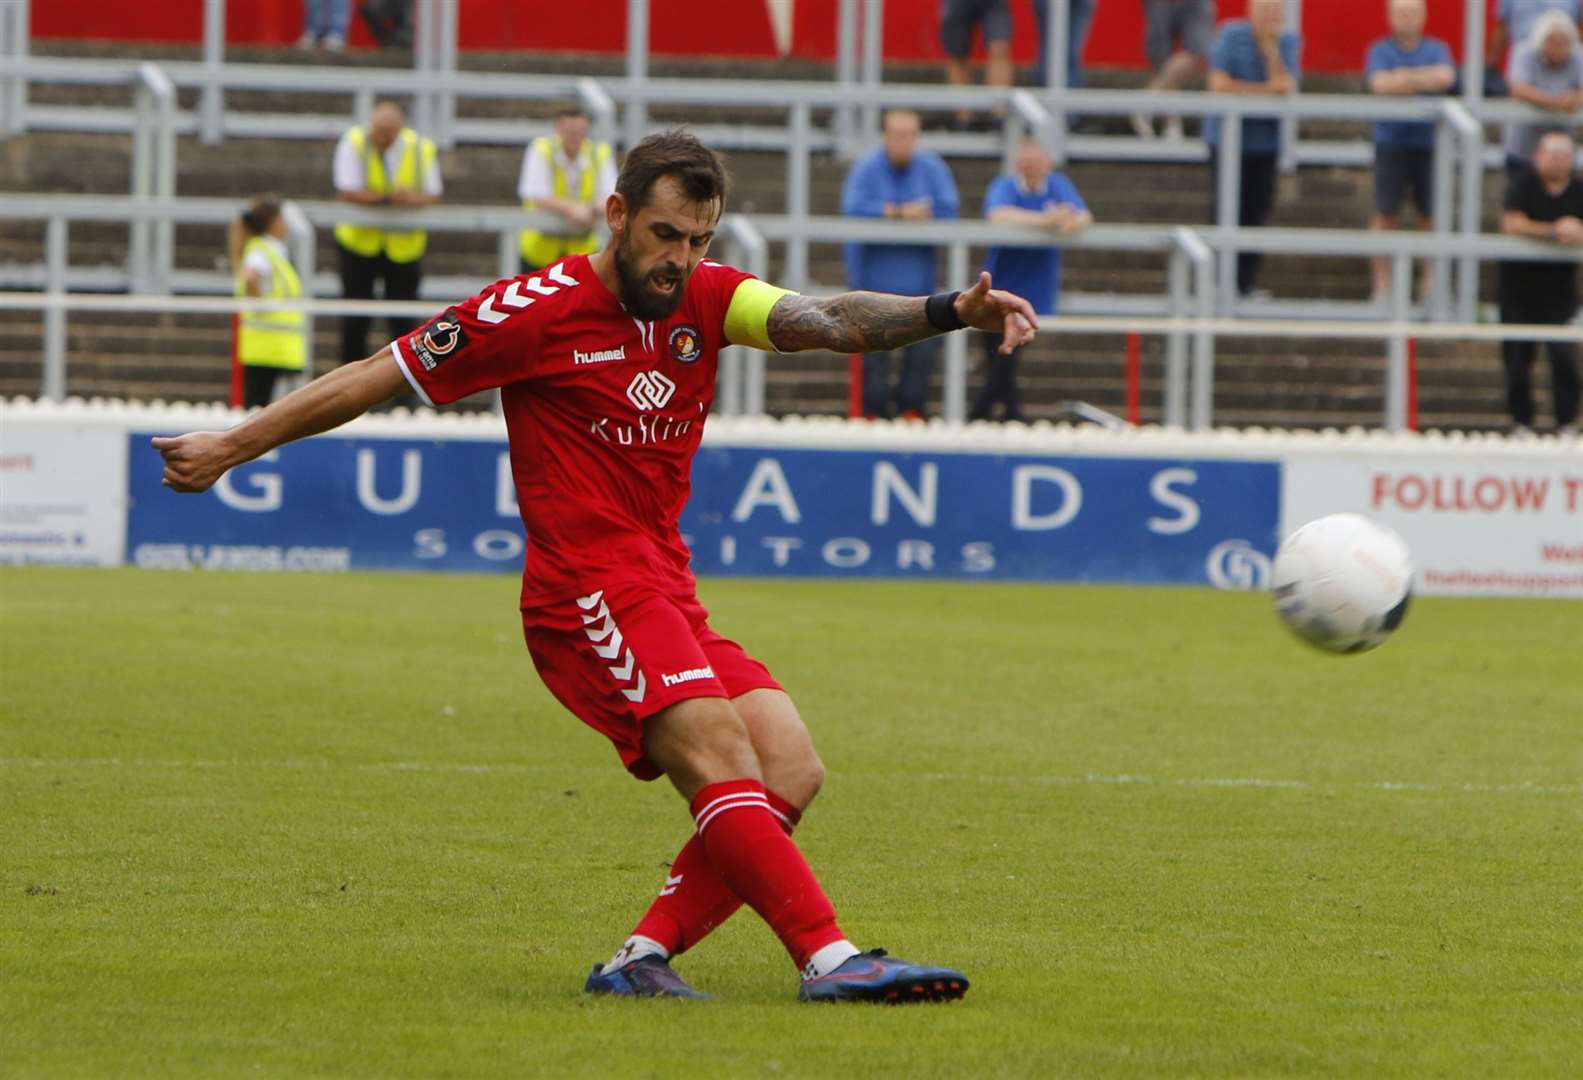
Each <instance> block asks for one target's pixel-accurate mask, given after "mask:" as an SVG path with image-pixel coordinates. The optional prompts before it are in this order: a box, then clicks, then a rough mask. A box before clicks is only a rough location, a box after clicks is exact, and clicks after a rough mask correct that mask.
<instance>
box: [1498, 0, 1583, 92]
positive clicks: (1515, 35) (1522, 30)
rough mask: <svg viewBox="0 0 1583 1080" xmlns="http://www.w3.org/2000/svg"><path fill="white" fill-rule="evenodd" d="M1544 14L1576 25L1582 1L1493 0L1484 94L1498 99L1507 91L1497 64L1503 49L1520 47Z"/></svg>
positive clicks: (1503, 56)
mask: <svg viewBox="0 0 1583 1080" xmlns="http://www.w3.org/2000/svg"><path fill="white" fill-rule="evenodd" d="M1548 11H1559V12H1560V13H1561V14H1563V15H1565V16H1566V17H1567V18H1568V19H1570V20H1571V21H1572V22H1574V23H1576V22H1577V21H1578V18H1579V17H1580V16H1583V0H1497V3H1496V5H1495V26H1494V27H1493V29H1491V31H1490V41H1489V48H1488V49H1487V50H1486V51H1485V53H1484V92H1485V93H1486V94H1489V95H1491V96H1492V97H1500V96H1502V95H1504V94H1505V93H1506V92H1507V86H1506V83H1505V80H1503V79H1502V78H1501V71H1502V70H1503V68H1502V65H1501V61H1502V60H1504V59H1506V47H1507V46H1508V45H1511V44H1513V43H1516V44H1518V45H1521V44H1522V43H1523V42H1526V41H1527V40H1528V38H1529V36H1530V35H1532V34H1533V29H1534V23H1536V22H1538V21H1539V17H1540V16H1541V15H1543V14H1545V13H1546V12H1548Z"/></svg>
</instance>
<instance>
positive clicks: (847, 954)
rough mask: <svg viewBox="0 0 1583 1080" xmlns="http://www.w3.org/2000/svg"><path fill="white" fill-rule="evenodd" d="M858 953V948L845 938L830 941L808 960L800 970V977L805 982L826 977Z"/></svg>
mask: <svg viewBox="0 0 1583 1080" xmlns="http://www.w3.org/2000/svg"><path fill="white" fill-rule="evenodd" d="M858 952H859V950H858V947H857V946H856V945H854V944H852V943H851V942H850V941H848V940H847V939H846V938H842V939H841V940H840V941H832V942H831V943H830V944H828V945H826V946H825V947H824V948H822V949H820V950H819V951H818V952H816V953H814V954H813V955H812V956H810V957H809V958H808V963H807V965H806V966H804V967H803V969H802V977H803V979H804V980H807V979H818V978H821V977H822V976H825V975H828V974H830V973H831V972H832V971H834V970H835V969H836V968H838V967H840V966H841V965H842V964H844V963H846V962H847V961H848V960H850V959H852V958H853V957H854V956H856V955H857V954H858Z"/></svg>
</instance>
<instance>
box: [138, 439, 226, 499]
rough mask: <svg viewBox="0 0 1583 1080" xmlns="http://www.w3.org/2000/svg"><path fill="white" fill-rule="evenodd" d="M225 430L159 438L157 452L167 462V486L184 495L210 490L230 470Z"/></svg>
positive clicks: (163, 480)
mask: <svg viewBox="0 0 1583 1080" xmlns="http://www.w3.org/2000/svg"><path fill="white" fill-rule="evenodd" d="M225 435H226V433H225V432H223V431H194V432H192V433H191V434H189V435H175V436H170V437H164V436H158V437H156V438H155V439H154V440H153V442H154V449H155V450H158V451H159V452H160V455H161V456H162V457H164V459H165V475H164V477H163V478H162V479H161V481H160V482H161V483H163V484H164V485H165V486H166V487H168V488H170V489H171V490H173V491H180V492H183V493H185V494H189V495H191V494H196V493H197V492H200V491H208V490H209V488H211V487H212V486H214V482H215V481H216V480H218V479H220V476H221V474H222V473H224V472H225V470H226V469H229V468H230V467H231V461H230V459H229V456H228V454H227V452H226V448H225Z"/></svg>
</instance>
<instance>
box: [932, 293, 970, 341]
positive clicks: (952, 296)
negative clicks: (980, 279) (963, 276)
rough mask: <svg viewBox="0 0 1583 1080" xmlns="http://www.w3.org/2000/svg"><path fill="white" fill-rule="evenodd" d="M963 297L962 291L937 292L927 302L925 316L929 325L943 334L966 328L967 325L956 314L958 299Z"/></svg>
mask: <svg viewBox="0 0 1583 1080" xmlns="http://www.w3.org/2000/svg"><path fill="white" fill-rule="evenodd" d="M961 295H962V292H961V290H960V289H959V290H957V291H956V292H937V293H935V294H934V295H933V296H931V297H929V299H927V300H925V301H924V302H923V314H924V318H926V319H928V320H929V325H930V326H932V327H934V328H935V329H936V330H939V331H942V332H944V331H948V330H960V329H962V327H964V326H966V325H967V323H965V322H963V321H962V319H961V317H960V316H958V315H957V313H956V298H957V297H958V296H961Z"/></svg>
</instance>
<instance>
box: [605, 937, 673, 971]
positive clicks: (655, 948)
mask: <svg viewBox="0 0 1583 1080" xmlns="http://www.w3.org/2000/svg"><path fill="white" fill-rule="evenodd" d="M645 956H658V957H659V958H660V959H661V960H669V959H670V958H671V954H670V952H669V950H667V949H666V948H665V946H663V945H661V944H660V943H659V942H657V941H655V940H654V939H653V938H650V937H644V936H643V935H642V934H633V935H632V936H631V937H629V938H627V940H626V941H625V942H623V943H622V945H621V948H619V949H617V950H616V955H614V956H612V957H611V958H610V963H608V964H606V965H605V966H604V967H602V968H600V969H599V974H601V975H609V974H610V973H611V972H612V971H620V970H621V969H622V968H624V967H626V966H627V965H628V964H630V963H632V961H634V960H641V959H643V958H644V957H645Z"/></svg>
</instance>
